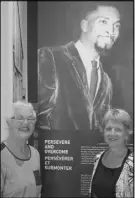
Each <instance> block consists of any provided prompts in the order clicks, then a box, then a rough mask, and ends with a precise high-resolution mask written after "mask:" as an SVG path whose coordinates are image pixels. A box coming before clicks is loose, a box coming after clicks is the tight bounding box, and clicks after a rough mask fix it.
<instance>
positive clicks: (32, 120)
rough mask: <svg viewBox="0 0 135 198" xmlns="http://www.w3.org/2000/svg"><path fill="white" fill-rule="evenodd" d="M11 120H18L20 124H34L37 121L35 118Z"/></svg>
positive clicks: (15, 118)
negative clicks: (25, 122)
mask: <svg viewBox="0 0 135 198" xmlns="http://www.w3.org/2000/svg"><path fill="white" fill-rule="evenodd" d="M11 119H14V120H16V121H17V122H18V123H23V122H24V121H25V120H27V122H29V123H34V122H35V121H36V119H35V118H17V117H12V118H11Z"/></svg>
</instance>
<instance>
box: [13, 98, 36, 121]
mask: <svg viewBox="0 0 135 198" xmlns="http://www.w3.org/2000/svg"><path fill="white" fill-rule="evenodd" d="M19 108H28V109H30V110H31V112H32V114H33V117H34V118H36V112H35V110H34V108H33V105H32V104H31V103H29V102H26V101H20V100H19V101H16V102H14V103H13V104H12V117H14V116H15V112H16V110H17V109H19Z"/></svg>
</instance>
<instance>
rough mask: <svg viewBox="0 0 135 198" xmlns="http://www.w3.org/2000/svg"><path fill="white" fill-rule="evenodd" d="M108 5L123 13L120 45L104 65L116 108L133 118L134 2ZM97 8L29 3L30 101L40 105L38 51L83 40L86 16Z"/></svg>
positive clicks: (86, 5) (52, 3)
mask: <svg viewBox="0 0 135 198" xmlns="http://www.w3.org/2000/svg"><path fill="white" fill-rule="evenodd" d="M96 3H98V2H96ZM106 3H107V4H109V5H114V6H115V7H117V8H118V9H119V11H120V13H121V16H122V21H121V30H120V37H119V39H118V41H117V43H116V44H115V45H114V47H113V48H112V49H111V51H110V52H109V53H108V54H107V55H106V56H105V57H101V61H102V63H103V67H104V70H105V71H106V72H107V73H108V75H109V76H110V78H111V79H112V83H113V100H112V105H113V106H114V107H119V108H124V109H125V110H127V111H128V112H129V113H130V114H131V115H133V35H134V34H133V1H127V2H126V1H119V2H106ZM93 4H94V3H93V2H92V1H86V2H72V1H71V2H68V1H65V2H64V1H62V2H58V1H57V2H51V1H50V2H47V1H37V2H34V1H33V2H28V99H29V101H31V102H33V103H36V102H37V49H38V48H40V47H42V46H56V45H63V44H66V43H68V42H69V41H71V40H74V41H76V40H77V39H78V38H79V36H80V20H81V17H82V14H83V12H85V11H87V10H88V9H89V8H91V7H92V6H93ZM99 4H100V2H99Z"/></svg>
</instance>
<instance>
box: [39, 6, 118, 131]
mask: <svg viewBox="0 0 135 198" xmlns="http://www.w3.org/2000/svg"><path fill="white" fill-rule="evenodd" d="M119 28H120V14H119V12H118V10H117V9H116V8H115V7H112V6H106V5H104V6H103V5H102V6H101V5H99V6H97V7H96V9H94V10H93V11H89V12H87V13H86V14H85V17H84V18H83V20H82V21H81V36H80V39H79V40H78V41H77V42H72V41H71V42H70V43H68V44H66V45H63V46H59V47H42V48H40V49H39V50H38V122H37V126H38V127H39V128H41V129H56V130H64V129H65V130H86V131H87V130H92V129H98V128H100V121H101V118H102V117H103V116H104V114H105V112H106V111H107V110H108V109H109V108H110V107H111V98H112V83H111V80H110V78H109V76H108V75H107V73H105V71H104V70H103V67H102V64H101V62H100V56H101V55H103V54H104V53H105V52H106V50H109V49H111V47H112V46H113V44H114V43H115V42H116V40H117V38H118V36H119Z"/></svg>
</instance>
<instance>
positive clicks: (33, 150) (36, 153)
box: [29, 145, 39, 157]
mask: <svg viewBox="0 0 135 198" xmlns="http://www.w3.org/2000/svg"><path fill="white" fill-rule="evenodd" d="M29 147H30V150H31V155H32V156H33V155H34V156H37V157H39V152H38V150H37V149H36V148H35V147H34V146H31V145H29Z"/></svg>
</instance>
